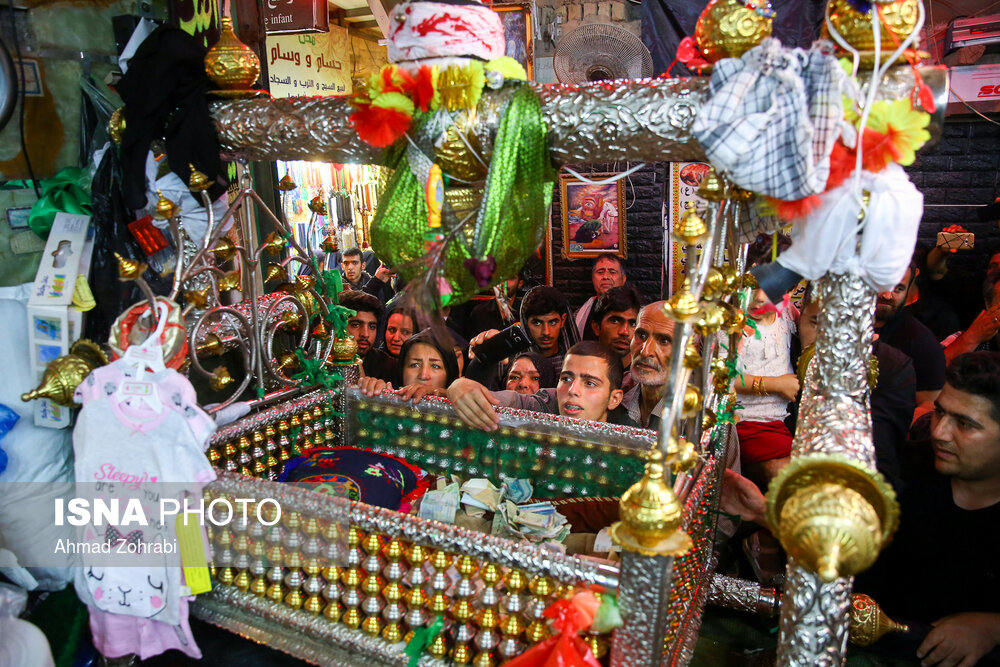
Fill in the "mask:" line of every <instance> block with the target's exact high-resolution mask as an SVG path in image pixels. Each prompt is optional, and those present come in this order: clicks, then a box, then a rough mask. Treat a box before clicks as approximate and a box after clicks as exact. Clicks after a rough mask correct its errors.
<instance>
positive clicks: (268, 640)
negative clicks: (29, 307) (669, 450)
mask: <svg viewBox="0 0 1000 667" xmlns="http://www.w3.org/2000/svg"><path fill="white" fill-rule="evenodd" d="M501 412H502V414H501V418H502V421H501V428H500V429H499V430H498V431H496V432H495V433H492V434H487V433H484V432H481V431H475V430H471V429H469V428H468V427H465V426H464V425H463V424H462V423H461V422H460V421H459V420H458V418H457V417H456V416H455V414H454V412H453V410H452V409H451V408H450V406H449V405H448V404H447V402H445V401H441V400H427V401H424V402H422V403H421V404H420V405H419V408H417V407H414V406H413V405H412V404H410V403H406V402H403V401H400V400H399V399H397V398H395V397H392V396H385V397H378V398H367V397H364V396H362V395H361V394H360V392H359V391H358V390H357V389H356V388H347V389H337V390H336V391H329V390H318V391H314V392H312V393H308V394H305V395H303V396H301V397H297V398H293V399H289V400H287V401H285V402H283V403H281V404H279V405H277V406H275V407H271V408H267V409H264V410H262V411H260V412H258V413H256V414H253V415H250V416H247V417H245V418H243V419H241V420H239V421H238V422H236V423H234V424H232V425H230V426H227V427H225V428H223V429H221V430H220V431H219V432H218V433H217V434H216V436H215V437H214V438H213V440H212V443H211V446H210V450H209V455H210V456H211V457H212V459H213V460H214V462H215V464H216V466H218V467H219V468H220V469H221V470H220V478H219V480H218V481H217V482H215V483H213V484H211V485H210V486H209V487H208V489H207V490H206V494H207V495H208V496H210V497H212V498H216V497H225V498H229V499H230V500H231V501H235V499H236V498H258V499H260V498H265V497H268V498H277V499H279V501H280V503H281V507H282V511H283V516H282V518H281V520H280V521H279V522H278V523H277V524H276V525H275V526H273V527H270V528H267V527H265V526H264V525H262V524H260V523H256V522H253V521H252V520H251V521H250V522H240V521H236V522H234V523H233V524H231V525H229V526H225V527H222V528H214V529H213V530H212V534H211V540H212V545H213V546H212V548H213V554H214V563H213V567H212V569H213V574H214V576H213V583H214V588H213V590H212V592H211V593H208V594H203V595H200V596H199V597H198V600H197V602H196V603H195V605H194V607H193V613H194V615H195V616H197V617H199V618H201V619H203V620H206V621H209V622H211V623H214V624H216V625H219V626H221V627H224V628H226V629H228V630H230V631H233V632H235V633H237V634H240V635H243V636H245V637H247V638H250V639H253V640H255V641H258V642H261V643H265V644H267V645H268V646H271V647H274V648H277V649H280V650H283V651H286V652H288V653H291V654H293V655H295V656H297V657H300V658H302V659H305V660H308V661H311V662H315V663H317V664H330V665H341V664H357V662H358V660H359V659H360V658H361V656H364V658H363V659H365V660H371V661H374V662H376V663H379V664H397V665H401V664H405V663H406V661H407V660H408V657H407V656H406V655H405V654H404V653H403V650H404V648H405V645H404V644H403V643H401V642H402V641H403V638H404V637H405V636H406V633H407V632H408V631H409V630H411V629H415V628H417V627H420V626H421V625H425V624H427V623H429V622H430V621H432V620H433V618H434V617H435V616H437V615H438V614H439V613H440V614H443V616H444V618H445V619H446V620H447V621H448V624H449V625H450V626H451V627H452V628H453V630H452V631H451V632H450V633H445V634H443V635H442V636H441V638H440V640H439V642H438V644H437V645H436V646H435V645H432V646H431V647H430V652H431V654H436V655H438V656H440V657H447V658H448V659H450V660H455V661H456V662H472V663H474V664H477V665H487V664H499V663H502V662H503V661H504V659H506V658H509V657H512V656H513V655H515V654H517V653H519V652H521V651H523V650H524V649H525V648H526V647H528V646H530V645H532V644H534V643H537V642H538V641H541V640H542V639H544V638H545V637H546V636H548V631H547V630H546V625H545V623H544V620H541V617H540V615H541V612H542V611H543V610H544V609H545V608H546V607H547V606H548V605H549V604H550V603H551V602H552V601H553V600H554V599H555V598H556V597H557V596H560V595H563V594H565V593H566V592H568V591H569V590H572V589H573V588H575V587H578V586H580V587H586V588H589V589H591V590H594V591H595V592H598V593H609V594H615V593H617V590H618V587H619V582H620V578H621V574H622V570H621V568H622V565H621V564H617V565H616V564H611V563H608V562H606V561H602V560H596V559H592V558H585V557H580V556H570V555H563V554H561V553H559V552H557V551H552V550H549V549H545V548H541V547H538V546H534V545H531V544H529V543H518V542H515V541H512V540H509V539H505V538H501V537H497V536H491V535H486V534H484V533H479V532H475V531H471V530H467V529H464V528H460V527H458V526H453V525H448V524H442V523H439V522H435V521H430V520H426V519H420V518H418V517H416V516H413V515H406V514H402V513H399V512H391V511H388V510H383V509H380V508H376V507H372V506H369V505H365V504H362V503H353V502H351V501H349V500H347V499H345V498H339V497H329V496H324V495H320V494H317V493H314V492H311V491H307V490H304V489H301V488H297V487H294V486H293V485H287V484H280V483H277V482H273V481H269V480H268V479H267V477H268V476H269V475H271V476H273V474H272V472H271V471H273V470H274V468H275V467H276V466H279V465H281V464H282V463H283V461H284V460H287V459H288V458H290V457H291V456H293V455H294V454H295V453H296V452H297V451H298V450H299V449H300V448H302V447H305V446H308V445H307V444H306V442H305V440H306V439H308V440H309V444H312V445H318V444H329V445H367V446H370V447H371V448H372V449H374V450H375V451H382V452H386V453H390V454H393V455H398V456H405V457H406V458H407V459H408V460H410V461H412V462H414V463H417V464H418V465H420V466H422V467H423V468H425V469H426V470H428V471H429V472H431V473H436V474H446V473H451V472H454V473H455V474H458V475H461V476H463V477H475V476H480V475H485V476H488V477H490V478H492V479H499V476H500V475H508V476H516V477H525V478H528V479H530V480H532V482H533V483H534V486H535V489H536V495H537V496H540V497H562V496H581V497H582V496H617V495H620V494H621V493H622V492H623V491H624V490H625V489H626V488H628V486H629V485H630V484H631V483H632V482H633V481H634V480H635V479H637V478H638V477H639V476H641V474H642V473H641V471H642V467H643V463H644V460H645V453H646V452H647V451H648V449H649V448H650V447H651V446H652V445H653V444H654V441H655V438H654V434H653V433H652V432H651V431H643V430H640V429H632V428H627V427H617V426H608V425H601V426H597V425H593V424H591V423H588V422H580V421H578V420H573V419H567V418H561V417H557V416H552V415H542V414H536V413H527V412H523V411H519V410H508V409H501ZM338 413H339V414H341V415H344V416H343V417H339V416H337V414H338ZM728 430H729V427H727V426H719V427H716V428H715V429H714V431H713V432H712V433H710V434H709V436H708V437H707V438H706V441H709V440H710V441H711V442H710V444H709V453H708V455H706V456H705V457H704V459H703V460H702V461H701V462H700V465H699V466H697V467H696V468H695V469H694V470H692V471H691V473H690V474H687V475H681V476H680V477H679V478H678V480H677V482H676V485H675V488H677V489H678V492H679V494H680V496H681V499H682V501H683V504H684V526H685V529H686V530H687V531H688V532H689V533H690V534H691V536H692V538H693V539H694V544H695V547H694V548H693V549H691V550H690V551H689V552H688V554H687V555H685V556H683V557H682V558H679V559H678V560H677V562H676V563H675V564H674V575H673V585H672V587H671V589H670V591H671V593H670V598H669V607H668V608H665V609H656V608H651V609H646V608H636V609H630V610H625V609H623V612H628V613H631V614H634V615H636V616H637V617H638V618H643V619H653V618H656V617H657V616H660V617H663V616H664V614H665V634H666V643H665V645H664V646H663V647H662V653H663V662H664V663H665V664H674V663H681V664H683V663H684V662H686V661H687V660H688V659H689V658H690V655H691V651H692V650H693V647H694V642H695V641H696V639H697V633H698V627H699V624H700V618H701V612H702V609H703V606H704V604H705V601H706V598H707V592H708V589H709V581H710V578H711V567H710V563H711V552H712V548H711V547H712V541H713V534H714V529H715V521H714V517H716V516H717V514H716V513H714V512H712V511H711V510H712V509H713V508H714V507H715V506H716V504H717V501H718V499H717V495H718V494H717V491H718V488H717V484H716V482H717V480H718V479H719V476H720V474H721V471H720V470H719V466H720V465H721V464H722V462H723V461H724V460H725V453H726V448H727V446H728V444H729V440H728V436H729V434H728ZM290 435H291V436H292V437H289V436H290ZM612 443H613V444H612ZM716 450H717V451H716ZM227 468H228V469H229V470H228V471H227V470H226V469H227ZM240 470H242V473H241V472H239V471H240ZM254 471H256V472H254ZM248 473H252V474H253V475H254V477H251V476H249V475H248ZM250 515H251V517H252V516H253V512H252V511H251V512H250ZM626 567H627V565H626ZM632 567H636V563H635V562H633V563H632ZM640 567H641V563H640ZM648 576H650V575H649V573H644V572H639V573H636V572H633V573H632V580H633V585H636V584H638V585H639V586H640V587H641V586H646V587H651V586H653V585H654V583H655V582H654V581H650V580H649V579H647V577H648ZM668 585H669V582H668ZM650 602H651V603H653V604H655V603H656V596H655V595H654V596H652V597H650V596H645V597H642V596H640V597H637V598H636V606H637V607H642V606H643V605H645V604H648V603H650ZM654 634H655V633H649V632H642V633H638V634H636V633H633V632H630V631H629V630H628V628H620V629H619V630H617V631H616V632H615V633H613V635H610V636H601V635H591V636H588V637H587V638H586V640H587V642H588V643H589V644H590V646H591V647H592V649H593V650H594V652H595V653H596V654H597V655H598V656H604V655H605V654H607V653H608V651H609V649H610V650H612V651H613V652H614V655H615V658H614V659H613V661H614V662H615V663H616V664H640V663H637V662H636V661H635V660H634V659H633V656H636V655H641V653H637V652H636V651H635V650H634V647H636V646H644V647H645V648H646V649H649V648H651V647H649V646H648V643H649V641H650V640H651V637H652V636H653V635H654ZM657 652H659V651H657ZM421 662H422V664H438V663H440V664H443V661H441V660H438V659H437V658H435V657H432V656H425V657H424V658H423V659H422V660H421Z"/></svg>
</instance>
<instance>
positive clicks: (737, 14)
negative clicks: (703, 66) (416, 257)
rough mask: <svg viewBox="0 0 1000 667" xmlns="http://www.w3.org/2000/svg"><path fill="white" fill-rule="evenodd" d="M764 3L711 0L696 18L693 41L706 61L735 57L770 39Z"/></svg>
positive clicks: (769, 13) (758, 0) (769, 16)
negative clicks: (767, 38)
mask: <svg viewBox="0 0 1000 667" xmlns="http://www.w3.org/2000/svg"><path fill="white" fill-rule="evenodd" d="M773 17H774V11H773V10H772V9H771V3H770V2H767V0H749V1H745V0H712V1H711V2H709V3H708V5H707V6H706V7H705V9H703V10H702V12H701V15H700V16H699V17H698V23H697V25H696V26H695V31H694V38H695V41H697V42H698V48H699V49H701V52H702V53H704V54H705V59H706V60H708V61H709V62H713V63H714V62H717V61H719V60H721V59H723V58H739V57H740V56H742V55H743V54H744V53H746V52H747V51H749V50H750V49H752V48H753V47H755V46H757V45H758V44H760V43H761V42H762V41H764V39H765V38H766V37H770V36H771V21H772V19H773Z"/></svg>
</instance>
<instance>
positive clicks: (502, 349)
mask: <svg viewBox="0 0 1000 667" xmlns="http://www.w3.org/2000/svg"><path fill="white" fill-rule="evenodd" d="M530 347H531V339H530V338H528V334H527V332H525V330H524V329H522V328H521V325H519V324H513V325H511V326H509V327H507V328H506V329H504V330H503V331H501V332H500V333H498V334H497V335H496V336H493V338H490V339H488V340H485V341H483V342H482V343H480V344H479V345H477V346H476V347H474V348H472V354H473V355H474V356H475V357H476V359H477V360H479V363H481V364H483V365H491V364H496V363H499V362H501V361H503V360H504V359H506V358H507V357H511V356H514V355H515V354H519V353H521V352H524V351H525V350H527V349H528V348H530Z"/></svg>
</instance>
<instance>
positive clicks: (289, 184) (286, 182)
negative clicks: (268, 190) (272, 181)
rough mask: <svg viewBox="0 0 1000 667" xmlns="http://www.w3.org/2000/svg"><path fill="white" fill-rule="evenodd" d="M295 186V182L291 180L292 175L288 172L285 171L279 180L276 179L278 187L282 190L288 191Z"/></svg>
mask: <svg viewBox="0 0 1000 667" xmlns="http://www.w3.org/2000/svg"><path fill="white" fill-rule="evenodd" d="M297 187H299V186H298V185H296V184H295V181H293V180H292V177H291V175H290V174H289V173H288V172H285V175H284V176H282V177H281V180H280V181H278V189H279V190H281V191H282V192H290V191H291V190H294V189H295V188H297Z"/></svg>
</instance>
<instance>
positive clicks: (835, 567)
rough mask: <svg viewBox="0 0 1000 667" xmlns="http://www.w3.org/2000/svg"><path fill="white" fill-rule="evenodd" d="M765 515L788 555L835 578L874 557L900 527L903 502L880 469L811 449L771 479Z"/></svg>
mask: <svg viewBox="0 0 1000 667" xmlns="http://www.w3.org/2000/svg"><path fill="white" fill-rule="evenodd" d="M767 519H768V522H769V523H770V525H771V526H772V532H774V533H775V535H776V536H777V537H778V539H779V541H780V542H781V546H782V547H784V548H785V551H787V552H788V554H789V555H790V556H793V557H794V558H795V559H796V560H797V561H798V562H799V563H800V564H801V565H802V566H803V567H805V568H806V569H808V570H811V571H813V572H816V573H817V574H818V575H819V576H820V578H821V579H823V580H824V581H833V580H834V579H836V578H837V577H843V576H848V575H851V574H856V573H858V572H861V571H862V570H864V569H865V568H867V567H869V566H870V565H871V564H872V563H874V562H875V558H876V557H878V553H879V551H880V550H881V549H882V546H883V545H884V544H885V543H886V542H888V540H889V538H890V537H891V536H892V533H893V532H894V531H895V529H896V524H897V523H898V520H899V505H898V504H897V503H896V494H895V492H894V491H893V490H892V487H891V486H889V484H888V483H887V482H886V481H885V480H884V479H883V478H882V476H881V475H880V474H879V473H877V472H875V471H873V470H869V469H868V468H867V467H866V466H864V465H862V464H860V463H858V462H856V461H852V460H849V459H847V458H846V457H843V456H837V455H830V454H810V455H808V456H802V457H799V458H797V459H795V460H793V461H792V462H791V463H790V464H788V465H787V466H785V467H784V468H783V469H782V470H781V472H779V473H778V476H777V477H775V478H774V479H773V480H772V481H771V484H770V485H769V487H768V493H767Z"/></svg>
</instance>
